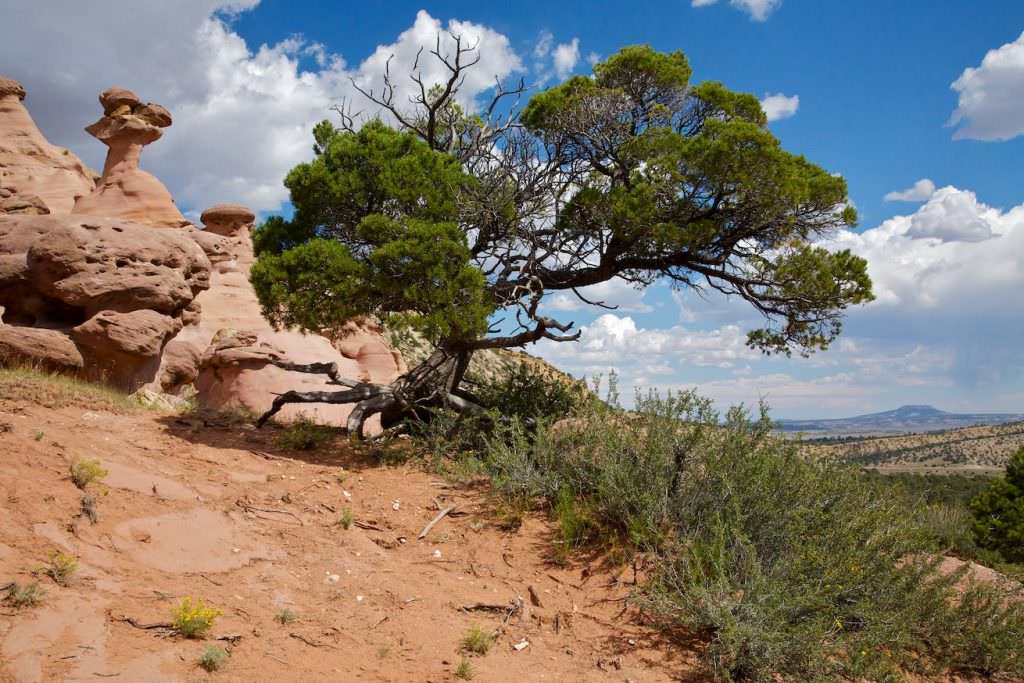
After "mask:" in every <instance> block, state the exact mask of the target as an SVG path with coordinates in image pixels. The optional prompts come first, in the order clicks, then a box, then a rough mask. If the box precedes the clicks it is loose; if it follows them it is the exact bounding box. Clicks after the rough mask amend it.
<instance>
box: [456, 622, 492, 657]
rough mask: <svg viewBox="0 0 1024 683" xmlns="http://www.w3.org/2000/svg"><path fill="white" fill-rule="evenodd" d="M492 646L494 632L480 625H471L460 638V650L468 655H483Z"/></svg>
mask: <svg viewBox="0 0 1024 683" xmlns="http://www.w3.org/2000/svg"><path fill="white" fill-rule="evenodd" d="M493 645H494V632H493V631H490V630H488V629H487V628H485V627H483V626H481V625H480V624H473V625H472V626H470V627H469V630H467V631H466V633H465V635H463V636H462V643H461V648H462V650H463V651H464V652H468V653H470V654H474V655H485V654H487V653H488V652H490V651H491V646H493Z"/></svg>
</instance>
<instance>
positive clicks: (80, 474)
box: [69, 460, 110, 490]
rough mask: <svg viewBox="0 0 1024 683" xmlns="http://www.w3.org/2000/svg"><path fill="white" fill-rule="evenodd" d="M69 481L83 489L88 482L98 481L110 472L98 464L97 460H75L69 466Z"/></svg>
mask: <svg viewBox="0 0 1024 683" xmlns="http://www.w3.org/2000/svg"><path fill="white" fill-rule="evenodd" d="M69 471H70V474H71V481H72V482H74V484H75V486H77V487H78V488H80V489H82V490H85V487H87V486H88V485H89V484H91V483H93V482H94V481H99V480H100V479H103V477H105V476H107V475H108V474H110V473H109V472H107V471H106V470H105V469H103V466H102V465H101V464H100V461H99V460H75V461H74V462H72V463H71V465H70V467H69Z"/></svg>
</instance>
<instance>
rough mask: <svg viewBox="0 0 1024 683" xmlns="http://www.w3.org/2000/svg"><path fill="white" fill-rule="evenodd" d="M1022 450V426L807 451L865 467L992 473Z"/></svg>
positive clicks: (877, 440)
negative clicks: (955, 469) (1018, 450)
mask: <svg viewBox="0 0 1024 683" xmlns="http://www.w3.org/2000/svg"><path fill="white" fill-rule="evenodd" d="M1021 446H1024V422H1012V423H1009V424H1004V425H988V426H981V427H966V428H964V429H951V430H948V431H944V432H935V433H929V434H911V435H906V436H890V437H879V438H857V439H853V440H850V441H847V442H844V443H835V444H823V443H821V442H819V443H817V444H814V445H809V446H808V449H809V450H812V451H815V452H818V453H823V454H828V455H831V456H833V457H837V458H841V459H843V460H847V461H849V462H852V463H855V464H859V465H863V466H865V467H875V468H881V469H885V470H888V471H894V470H907V471H914V470H917V471H920V470H922V469H924V468H929V467H934V468H938V469H940V471H943V472H948V471H951V469H952V468H954V467H956V468H959V467H963V468H964V469H972V468H973V469H976V470H978V471H980V472H983V473H984V472H988V473H995V472H996V471H998V470H1000V469H1002V468H1003V467H1005V466H1006V463H1007V462H1008V461H1009V459H1010V456H1011V455H1012V454H1013V453H1014V452H1015V451H1016V450H1017V449H1019V448H1020V447H1021Z"/></svg>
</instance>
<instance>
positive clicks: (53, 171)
mask: <svg viewBox="0 0 1024 683" xmlns="http://www.w3.org/2000/svg"><path fill="white" fill-rule="evenodd" d="M24 99H25V89H24V88H23V87H22V85H21V84H20V83H18V82H17V81H15V80H13V79H10V78H5V77H3V76H0V214H5V213H7V214H9V213H15V214H25V213H28V214H46V213H54V214H66V213H70V212H71V208H72V207H73V206H74V204H75V199H76V198H78V197H81V196H83V195H87V194H89V193H90V192H92V190H93V188H94V187H95V180H94V177H93V175H94V174H93V172H92V171H91V170H90V169H89V168H87V167H86V166H85V164H83V163H82V162H81V160H80V159H79V158H78V157H76V156H75V155H74V154H72V153H71V152H70V151H69V150H66V149H63V148H61V147H56V146H54V145H51V144H50V143H49V142H48V141H47V140H46V138H44V137H43V134H42V133H40V132H39V129H38V128H37V127H36V124H35V122H34V121H32V117H31V116H30V115H29V113H28V110H27V109H25V107H24V105H23V104H22V100H24Z"/></svg>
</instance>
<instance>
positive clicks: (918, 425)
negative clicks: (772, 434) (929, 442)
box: [778, 405, 1024, 439]
mask: <svg viewBox="0 0 1024 683" xmlns="http://www.w3.org/2000/svg"><path fill="white" fill-rule="evenodd" d="M1021 420H1024V414H1012V413H947V412H946V411H944V410H939V409H938V408H935V407H933V406H925V405H908V406H902V407H900V408H896V409H895V410H887V411H885V412H881V413H870V414H868V415H858V416H856V417H847V418H840V419H834V420H779V421H778V422H779V425H780V426H779V428H780V429H781V430H782V431H783V432H790V433H792V432H804V433H805V434H806V436H807V438H809V439H817V438H822V437H843V436H888V435H897V434H913V433H922V432H935V431H940V430H948V429H959V428H963V427H975V426H978V425H999V424H1006V423H1008V422H1017V421H1021Z"/></svg>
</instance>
